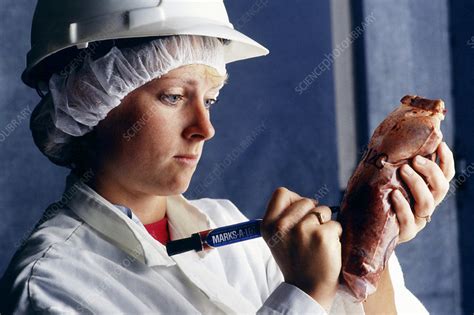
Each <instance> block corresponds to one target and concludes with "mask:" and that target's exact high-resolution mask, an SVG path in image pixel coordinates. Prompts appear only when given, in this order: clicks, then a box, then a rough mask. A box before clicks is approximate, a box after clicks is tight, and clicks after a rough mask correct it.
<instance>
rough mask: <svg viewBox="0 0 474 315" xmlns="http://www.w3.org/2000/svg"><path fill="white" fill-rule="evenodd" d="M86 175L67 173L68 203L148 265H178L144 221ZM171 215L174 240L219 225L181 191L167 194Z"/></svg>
mask: <svg viewBox="0 0 474 315" xmlns="http://www.w3.org/2000/svg"><path fill="white" fill-rule="evenodd" d="M89 174H91V173H89ZM86 176H87V175H86V173H85V175H83V176H81V177H78V176H76V175H75V174H74V173H72V172H71V173H70V174H69V175H68V176H67V178H66V188H65V191H64V194H63V198H62V200H66V201H67V202H66V206H67V207H68V208H70V209H71V210H72V211H73V212H74V213H75V214H77V215H78V216H79V217H80V218H81V219H82V220H84V222H86V223H87V224H88V225H90V226H92V227H93V228H94V229H95V230H97V231H98V232H100V233H101V234H103V235H105V236H106V237H107V238H108V239H109V240H110V241H111V242H113V243H115V245H117V246H119V247H120V248H122V249H123V250H125V251H126V252H127V253H128V254H130V255H132V256H133V257H135V258H136V259H139V260H141V261H142V262H143V263H145V264H146V265H148V266H150V267H152V266H157V265H166V266H170V265H174V264H175V260H174V259H172V258H171V257H169V256H168V254H167V252H166V247H165V246H164V245H163V244H161V243H160V242H158V241H157V240H155V239H154V238H153V237H152V236H151V235H150V234H149V233H148V232H147V230H146V229H145V227H144V226H143V224H141V223H140V224H137V223H136V222H134V221H132V220H131V219H130V218H128V217H127V216H126V215H125V214H124V213H123V212H122V211H120V210H119V209H117V208H116V207H115V206H114V205H113V204H112V203H110V202H109V201H108V200H106V199H105V198H104V197H102V196H101V195H100V194H98V193H97V192H96V191H95V190H93V189H92V188H91V187H90V186H88V185H87V184H86V183H85V182H87V180H88V178H87V177H86ZM167 217H168V224H169V232H170V240H175V239H179V238H184V237H189V236H191V234H193V233H196V232H199V231H203V230H208V229H211V228H215V227H216V225H215V224H214V222H212V220H211V219H210V218H209V216H208V215H207V214H206V213H204V212H203V211H201V210H200V209H198V208H197V207H195V206H194V205H192V204H191V203H190V202H189V201H188V200H187V199H186V198H185V197H184V196H183V195H181V194H180V195H174V196H167ZM207 254H208V252H205V251H202V252H198V253H197V255H198V256H199V257H200V258H204V257H205V256H206V255H207Z"/></svg>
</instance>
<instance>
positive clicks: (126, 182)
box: [0, 1, 454, 314]
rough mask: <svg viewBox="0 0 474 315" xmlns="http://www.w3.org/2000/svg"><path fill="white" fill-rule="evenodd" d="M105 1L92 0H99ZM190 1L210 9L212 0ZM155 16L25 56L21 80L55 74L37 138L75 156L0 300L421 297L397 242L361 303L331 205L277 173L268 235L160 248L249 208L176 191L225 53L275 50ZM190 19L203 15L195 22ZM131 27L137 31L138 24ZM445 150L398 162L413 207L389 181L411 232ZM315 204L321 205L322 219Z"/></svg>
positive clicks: (30, 306)
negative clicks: (436, 159) (32, 58)
mask: <svg viewBox="0 0 474 315" xmlns="http://www.w3.org/2000/svg"><path fill="white" fill-rule="evenodd" d="M111 3H112V2H111ZM135 3H138V2H135ZM166 3H167V2H166V1H165V2H164V4H166ZM209 3H213V4H214V5H215V6H216V7H215V8H214V9H215V10H214V11H213V12H214V13H215V14H216V15H218V13H219V12H220V13H221V14H222V12H225V8H224V7H223V4H222V2H221V1H209ZM189 4H190V5H192V1H191V2H190V3H189ZM42 5H43V6H44V2H41V1H40V2H39V4H38V7H39V9H37V12H41V10H43V9H44V7H41V6H42ZM57 5H61V4H60V3H59V2H58V3H57ZM95 5H96V4H94V2H92V1H90V2H88V1H86V2H84V3H83V6H85V7H87V8H88V9H87V10H89V12H95V11H94V10H93V8H94V6H95ZM109 5H110V6H112V4H109ZM130 5H131V6H133V5H136V4H130ZM201 5H202V4H201ZM158 8H159V7H158ZM101 9H104V8H103V7H101ZM162 9H163V10H164V11H163V12H164V13H167V14H163V15H159V16H160V17H162V16H173V14H171V13H176V12H181V11H180V10H177V11H173V10H174V9H173V10H171V9H169V8H166V6H165V7H164V8H162ZM87 10H84V11H87ZM127 10H129V15H128V20H127V21H128V23H131V24H132V25H135V27H138V28H139V27H142V26H143V25H141V26H136V24H140V23H141V24H146V23H148V22H146V21H149V20H147V17H148V18H150V16H149V15H147V14H144V13H143V10H144V9H143V8H142V9H137V8H134V9H133V10H132V9H131V8H127ZM147 10H148V9H147ZM149 10H152V11H153V10H155V8H151V9H149ZM166 10H168V11H166ZM222 10H224V11H222ZM45 11H47V10H45ZM111 11H113V10H111ZM60 12H61V13H62V14H64V13H63V11H61V10H60ZM113 12H115V11H113ZM133 12H135V13H133ZM137 12H138V13H137ZM153 12H154V13H156V12H155V11H153ZM153 12H152V13H153ZM101 13H102V15H101V20H102V19H104V16H105V15H104V14H103V12H101ZM74 14H75V12H74ZM114 14H115V13H114ZM176 14H178V13H176ZM186 14H194V15H195V17H194V18H195V19H197V20H199V19H201V21H204V20H206V21H207V23H208V22H209V21H208V20H209V19H207V17H206V16H204V15H206V14H209V11H208V10H201V11H200V10H190V11H189V12H187V13H186ZM117 15H119V16H120V14H117ZM152 16H153V17H154V16H155V15H152ZM183 16H186V18H187V19H189V16H187V15H185V14H183ZM139 17H140V18H139ZM51 19H52V18H51ZM52 20H54V19H52ZM91 20H94V19H89V20H87V21H88V22H89V24H87V25H90V24H91V23H92V22H90V21H91ZM178 20H179V19H178ZM224 20H225V18H224ZM71 21H77V19H71ZM98 21H99V20H98ZM43 22H44V20H43ZM150 23H151V22H150ZM160 23H161V24H159V27H158V28H156V27H157V26H156V24H153V23H151V24H153V25H154V27H155V28H156V29H155V32H154V35H156V36H158V37H153V38H151V37H145V36H144V35H145V34H147V35H150V31H149V30H147V31H143V33H142V34H141V35H142V36H141V37H143V38H142V39H138V40H122V41H113V42H112V48H110V47H108V46H107V45H108V44H110V41H105V40H104V41H103V42H102V43H100V44H97V46H94V52H93V53H91V54H90V55H87V56H86V57H85V58H81V60H80V65H79V66H78V65H77V59H74V58H73V59H72V60H71V58H70V57H69V58H66V59H67V60H68V63H67V64H66V66H65V68H64V65H63V66H62V67H59V68H62V69H63V70H57V71H55V73H54V74H52V75H45V74H40V73H39V70H37V69H36V68H35V66H32V67H31V68H30V69H29V70H28V69H27V72H26V74H25V75H24V79H25V81H27V82H30V83H31V82H33V81H35V80H38V82H39V81H40V78H44V77H46V78H48V86H49V91H48V93H47V94H46V95H45V96H44V97H43V99H42V101H41V103H40V104H39V106H38V107H37V108H36V109H35V112H34V113H33V115H32V118H31V129H32V132H33V137H34V138H35V143H36V144H37V145H38V147H39V148H40V150H41V151H42V152H43V153H44V154H45V155H46V156H48V158H50V159H51V160H52V161H53V162H55V163H56V164H58V165H63V166H67V167H69V168H71V170H72V171H71V173H70V175H69V176H68V178H67V184H66V190H65V192H64V194H63V197H62V198H61V200H60V201H58V202H56V203H54V204H52V205H50V207H48V209H47V210H46V211H45V213H44V215H43V218H42V219H41V220H40V222H39V223H38V225H37V226H36V228H35V230H34V231H33V233H32V234H31V236H30V237H29V238H28V240H26V241H25V243H24V245H23V246H22V248H21V249H19V250H18V251H17V253H16V254H15V256H14V257H13V259H12V261H11V263H10V266H9V268H8V270H7V272H6V273H5V275H4V277H3V279H2V293H3V294H2V308H1V310H0V312H1V313H2V314H4V313H5V314H6V313H12V312H14V313H30V312H48V313H49V312H51V313H106V314H109V313H110V314H115V313H130V314H142V313H144V314H146V313H164V314H188V313H194V314H195V313H203V314H219V313H231V314H233V313H243V314H251V313H261V314H266V313H272V314H280V313H281V314H284V313H294V314H305V313H308V314H325V313H331V314H364V312H365V313H367V314H370V313H373V314H381V313H387V314H388V313H393V312H396V311H397V312H398V313H403V312H406V311H409V312H411V313H417V314H421V313H423V312H426V310H425V309H424V307H423V306H422V305H421V303H420V302H419V301H418V300H417V299H416V298H415V297H413V296H412V295H411V293H410V292H409V291H408V290H407V289H406V288H405V287H404V284H403V277H402V275H401V270H400V267H399V265H398V262H397V260H396V257H395V255H392V257H391V259H390V262H389V266H388V268H387V269H386V272H385V273H384V275H383V276H382V279H381V281H380V285H379V288H378V290H377V292H376V293H375V294H374V295H372V296H370V297H369V298H368V299H367V301H366V302H365V303H364V304H361V303H354V302H353V301H352V300H351V298H350V296H349V295H347V294H346V293H344V292H343V291H342V290H338V276H339V273H340V269H341V248H340V242H339V236H340V234H341V227H340V225H339V223H337V222H335V221H331V220H330V210H329V208H328V207H326V206H322V205H318V202H317V201H315V200H312V199H310V198H305V197H303V196H300V195H298V194H297V193H295V192H292V191H289V190H287V189H285V188H282V187H280V188H277V189H276V190H275V192H274V194H273V196H272V197H271V199H270V200H269V202H268V207H267V210H266V213H265V216H264V218H263V225H262V232H263V236H264V237H263V239H255V240H252V241H248V242H243V243H239V244H234V245H232V246H228V247H224V248H221V249H219V250H212V251H209V252H199V253H196V252H186V253H183V254H180V255H175V256H173V257H169V256H168V255H167V254H166V249H165V246H164V244H165V243H166V242H167V241H168V240H170V239H171V240H174V239H179V238H183V237H188V236H190V235H191V234H192V233H195V232H197V231H202V230H206V229H209V228H213V227H218V226H223V225H228V224H232V223H236V222H241V221H244V220H247V218H246V217H245V216H244V215H243V214H242V213H241V212H240V211H239V210H238V209H237V208H236V207H235V206H234V205H233V204H232V203H231V202H230V201H228V200H222V199H209V198H204V199H199V200H186V198H184V196H183V195H182V193H183V192H185V191H186V190H187V189H188V186H189V183H190V180H191V177H192V175H193V173H194V171H195V169H196V166H197V163H198V161H199V159H200V157H201V154H202V150H203V145H204V142H205V141H207V140H209V139H211V138H212V137H213V136H214V133H215V130H214V128H213V126H212V124H211V120H210V107H212V106H213V104H214V103H215V102H216V98H217V96H218V94H219V90H220V89H221V88H222V87H223V86H224V84H225V83H226V79H227V73H226V70H225V64H226V63H227V62H230V61H234V60H238V59H244V58H249V57H255V56H258V55H261V54H264V53H265V50H263V49H262V47H261V46H259V45H258V44H256V43H255V44H253V45H254V46H253V48H249V47H250V46H249V45H250V44H249V43H251V44H252V42H251V41H249V40H247V39H245V41H246V43H243V44H246V45H247V46H246V47H247V49H248V52H247V53H242V52H240V53H236V49H237V48H238V47H239V46H238V43H239V40H243V39H242V37H238V36H240V35H238V34H236V33H237V32H235V31H233V30H231V28H230V26H228V25H225V23H223V26H222V27H220V28H215V30H214V31H215V34H214V35H212V34H210V32H209V29H207V31H206V32H205V31H203V30H202V29H203V28H202V29H201V31H195V29H193V31H190V30H189V29H186V28H183V29H184V30H182V31H176V29H174V31H173V32H174V33H173V34H170V31H169V29H172V28H171V27H169V25H170V24H173V23H174V22H173V19H172V18H170V21H168V23H169V24H167V22H166V21H160ZM74 24H77V25H81V24H80V23H74ZM92 24H93V23H92ZM177 24H179V23H177ZM177 24H176V25H177ZM110 25H112V24H110ZM194 25H197V26H196V28H197V29H199V28H200V27H199V25H201V24H199V23H197V24H194ZM76 27H77V28H78V29H82V30H84V29H87V28H86V27H82V28H81V27H78V26H76ZM167 27H168V28H167ZM225 27H227V29H226V31H222V29H223V28H225ZM73 29H74V27H73ZM164 29H166V30H167V31H166V32H163V33H160V30H164ZM231 31H233V32H235V33H232V32H231ZM110 32H111V33H114V32H116V30H114V31H113V32H112V31H110ZM226 32H227V33H226ZM116 33H117V32H116ZM138 33H139V32H138ZM75 35H77V36H76V37H80V33H77V34H76V33H75ZM164 35H166V36H164ZM242 36H243V35H242ZM99 37H100V36H99ZM122 37H124V36H118V37H117V38H122ZM129 37H135V38H141V37H140V36H138V35H137V32H136V33H134V36H129ZM77 41H78V42H79V40H77ZM241 44H242V42H241ZM242 47H244V46H242V45H241V46H240V48H242ZM252 49H253V50H252ZM258 49H260V50H259V51H257V50H258ZM56 53H57V52H56ZM232 54H233V55H232ZM230 56H233V57H230ZM236 56H237V57H236ZM37 64H41V62H39V63H37ZM43 69H44V68H43ZM64 69H67V71H64ZM35 71H37V72H36V73H35ZM438 153H439V156H440V159H441V163H440V166H438V165H437V164H435V163H433V162H431V161H427V160H421V162H422V163H415V164H414V168H415V169H414V170H415V171H416V172H414V170H413V169H410V168H407V171H408V173H405V172H402V174H401V175H402V177H403V179H404V180H405V183H406V184H407V185H408V187H409V188H410V189H411V192H412V194H413V196H414V198H415V200H416V204H415V207H414V209H411V208H410V206H409V204H408V203H407V202H406V200H405V199H403V198H396V194H395V193H394V195H393V196H394V198H393V200H392V202H393V204H394V208H395V209H396V213H397V218H398V220H399V222H400V240H401V241H408V240H410V239H412V238H413V237H414V236H415V235H416V234H417V232H419V231H420V230H421V229H422V228H424V227H425V225H426V222H425V220H424V219H422V218H423V217H426V216H428V215H432V213H433V210H434V208H435V206H436V205H437V204H438V203H439V202H441V200H442V199H443V198H444V196H445V195H446V192H447V188H448V183H449V180H450V179H451V178H452V177H453V175H454V171H453V170H454V167H453V158H452V154H451V152H450V150H449V148H448V147H447V146H446V145H445V144H442V145H441V146H440V148H439V149H438ZM423 177H424V178H426V179H427V183H428V184H429V187H430V188H428V185H427V183H426V182H425V181H424V180H423ZM315 212H319V213H321V214H322V219H323V221H322V223H321V222H319V221H318V220H317V218H316V216H315V215H314V213H315ZM275 236H277V237H275Z"/></svg>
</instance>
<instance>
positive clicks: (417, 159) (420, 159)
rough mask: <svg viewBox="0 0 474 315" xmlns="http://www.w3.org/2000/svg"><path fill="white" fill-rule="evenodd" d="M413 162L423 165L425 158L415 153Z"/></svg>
mask: <svg viewBox="0 0 474 315" xmlns="http://www.w3.org/2000/svg"><path fill="white" fill-rule="evenodd" d="M415 162H416V163H417V164H419V165H425V164H426V159H425V158H424V157H422V156H421V155H417V156H416V157H415Z"/></svg>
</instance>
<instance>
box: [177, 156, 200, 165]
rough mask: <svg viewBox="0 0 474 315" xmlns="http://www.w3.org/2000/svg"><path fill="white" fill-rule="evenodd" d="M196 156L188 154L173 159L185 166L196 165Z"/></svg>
mask: <svg viewBox="0 0 474 315" xmlns="http://www.w3.org/2000/svg"><path fill="white" fill-rule="evenodd" d="M198 157H199V156H198V155H190V154H185V155H175V156H174V158H175V159H176V161H178V162H180V163H182V164H185V165H191V166H193V165H196V164H197V162H198Z"/></svg>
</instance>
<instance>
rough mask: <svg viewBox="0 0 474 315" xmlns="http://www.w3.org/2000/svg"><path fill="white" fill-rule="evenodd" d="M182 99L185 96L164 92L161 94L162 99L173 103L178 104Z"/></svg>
mask: <svg viewBox="0 0 474 315" xmlns="http://www.w3.org/2000/svg"><path fill="white" fill-rule="evenodd" d="M182 99H183V96H182V95H179V94H163V95H161V96H160V101H162V102H164V103H168V104H171V105H176V104H178V102H179V101H181V100H182Z"/></svg>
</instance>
